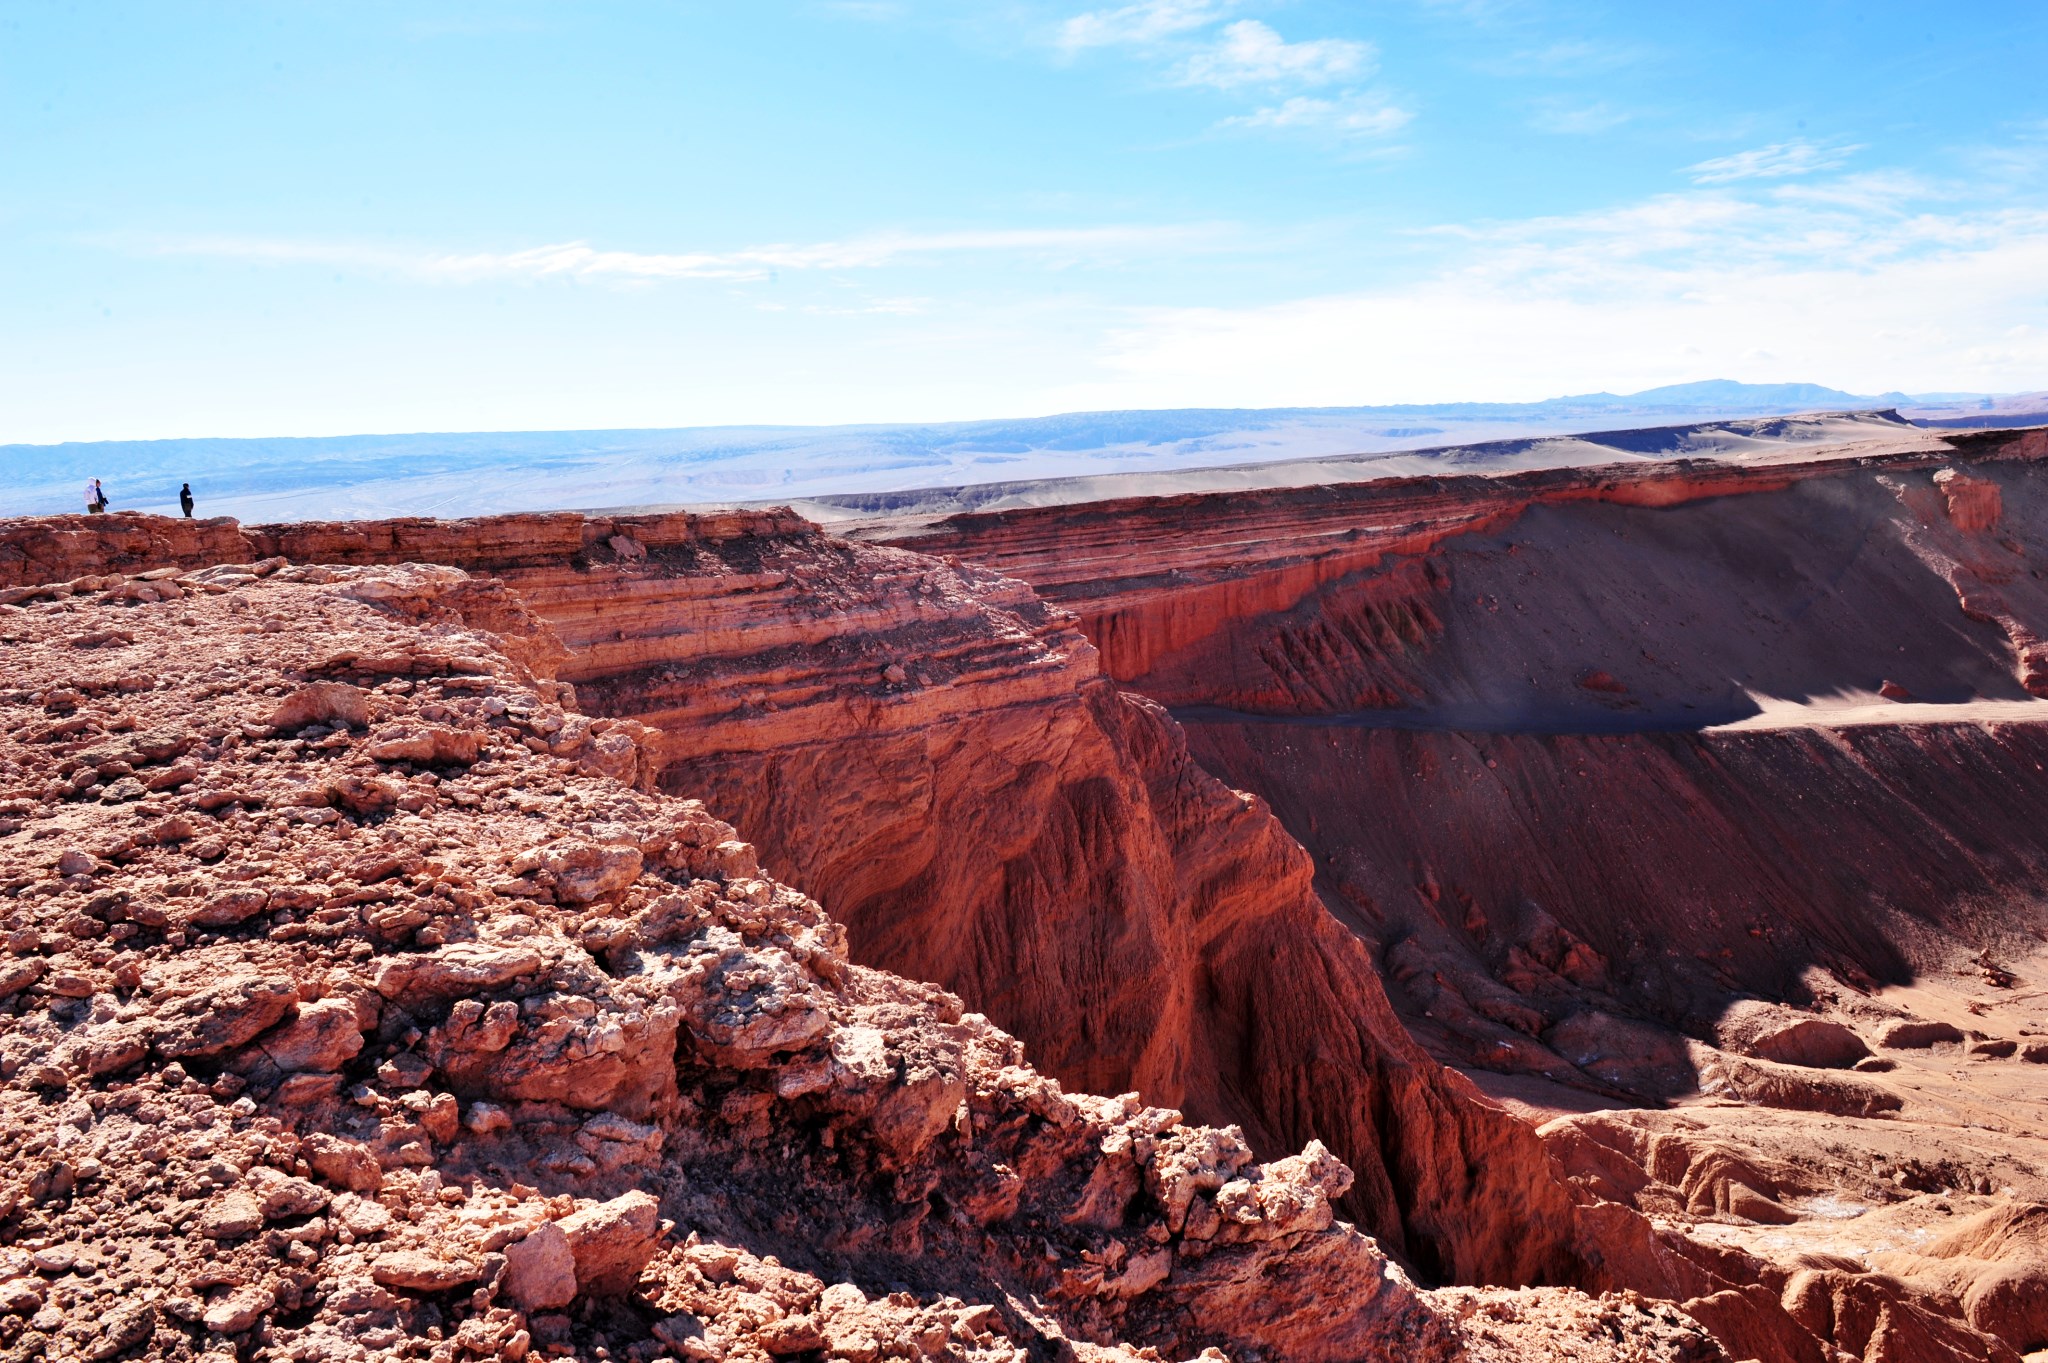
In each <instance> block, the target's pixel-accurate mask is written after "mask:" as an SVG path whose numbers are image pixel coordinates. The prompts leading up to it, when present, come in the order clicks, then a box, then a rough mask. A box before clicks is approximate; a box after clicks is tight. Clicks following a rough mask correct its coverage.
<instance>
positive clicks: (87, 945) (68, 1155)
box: [0, 565, 1719, 1361]
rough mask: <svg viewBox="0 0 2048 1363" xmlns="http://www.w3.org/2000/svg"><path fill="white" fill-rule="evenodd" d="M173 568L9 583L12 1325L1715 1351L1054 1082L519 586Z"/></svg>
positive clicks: (1011, 1345) (881, 1351) (1294, 1354)
mask: <svg viewBox="0 0 2048 1363" xmlns="http://www.w3.org/2000/svg"><path fill="white" fill-rule="evenodd" d="M152 581H153V582H155V583H160V584H168V585H169V586H170V587H171V588H173V589H175V590H174V592H167V593H163V594H162V597H163V599H158V600H143V599H142V598H140V597H139V596H135V595H130V594H127V593H124V592H122V591H121V590H120V588H121V586H122V584H121V583H111V584H110V583H107V582H101V583H99V584H97V585H91V586H86V587H84V588H83V589H74V590H72V591H69V592H66V593H63V594H60V595H56V596H53V597H51V598H50V599H45V600H41V601H37V602H35V603H34V604H32V605H30V606H28V607H25V608H24V607H22V606H18V605H16V606H8V607H4V608H0V632H4V635H5V638H6V642H7V648H8V650H9V653H8V657H9V672H8V676H7V678H6V679H5V684H4V688H0V707H4V711H5V714H6V725H5V731H4V732H5V737H4V738H0V777H4V780H5V786H6V800H7V803H6V806H5V808H6V815H5V817H6V819H7V824H6V825H5V826H4V827H5V831H4V832H0V890H4V893H5V895H6V896H7V905H6V908H5V910H4V912H5V922H4V926H5V928H6V932H7V936H6V938H5V943H4V945H5V951H6V957H5V959H6V960H7V961H8V962H11V963H12V964H10V965H9V966H7V968H6V969H7V974H6V980H7V989H8V993H7V996H6V998H5V999H4V1001H0V1004H4V1012H5V1016H4V1019H0V1081H4V1084H5V1087H4V1088H0V1153H4V1163H0V1167H4V1169H5V1170H6V1175H5V1182H4V1185H0V1349H4V1350H5V1351H6V1355H7V1356H9V1357H21V1358H31V1357H33V1358H88V1357H89V1358H96V1359H104V1358H116V1357H165V1358H182V1357H193V1356H197V1355H198V1354H199V1353H201V1352H204V1351H207V1350H223V1349H225V1350H231V1351H234V1352H236V1353H237V1354H238V1355H241V1356H255V1355H257V1354H258V1353H259V1352H260V1353H263V1354H264V1355H265V1356H276V1357H294V1358H311V1357H323V1358H337V1359H345V1358H384V1357H397V1356H401V1355H407V1354H417V1355H421V1356H430V1357H434V1358H445V1359H451V1360H452V1359H457V1358H461V1357H484V1358H508V1359H514V1360H516V1359H519V1358H521V1357H525V1356H527V1355H529V1354H532V1353H534V1352H536V1351H546V1352H549V1353H559V1354H569V1355H574V1356H578V1357H614V1358H616V1357H626V1358H632V1359H643V1360H644V1359H649V1358H653V1357H656V1356H674V1357H680V1358H688V1359H717V1358H729V1359H735V1360H737V1359H764V1358H767V1357H771V1356H772V1357H800V1356H812V1357H819V1356H825V1355H828V1354H829V1355H830V1356H832V1357H836V1358H843V1359H847V1360H867V1359H875V1358H880V1357H884V1356H889V1357H916V1356H923V1357H934V1358H939V1357H943V1358H955V1359H978V1360H995V1359H1017V1360H1022V1359H1025V1358H1039V1357H1071V1358H1077V1359H1101V1360H1108V1359H1116V1358H1132V1359H1137V1358H1140V1357H1159V1356H1161V1355H1160V1354H1157V1353H1154V1352H1152V1350H1153V1349H1159V1350H1164V1351H1166V1352H1167V1353H1168V1354H1170V1355H1171V1356H1173V1357H1189V1356H1193V1355H1195V1354H1197V1353H1199V1352H1200V1351H1201V1350H1203V1349H1204V1348H1210V1347H1220V1349H1221V1350H1223V1351H1226V1352H1227V1354H1228V1356H1230V1357H1234V1358H1238V1359H1242V1360H1250V1359H1258V1358H1286V1359H1325V1358H1326V1359H1333V1360H1334V1359H1356V1358H1365V1357H1401V1358H1424V1359H1426V1358H1445V1359H1448V1358H1458V1357H1471V1358H1488V1359H1492V1358H1501V1359H1505V1358H1509V1357H1550V1356H1555V1357H1560V1358H1563V1357H1572V1358H1586V1357H1620V1356H1621V1354H1620V1352H1618V1350H1620V1349H1621V1348H1622V1347H1623V1346H1621V1345H1619V1344H1616V1343H1615V1340H1616V1339H1617V1338H1623V1339H1626V1340H1627V1341H1628V1343H1627V1345H1626V1348H1627V1350H1628V1352H1627V1356H1628V1357H1631V1358H1644V1357H1650V1358H1661V1359H1670V1360H1674V1361H1676V1360H1693V1359H1707V1358H1712V1357H1718V1356H1719V1353H1718V1351H1717V1350H1716V1348H1715V1346H1714V1345H1713V1344H1712V1343H1711V1342H1710V1341H1709V1340H1708V1338H1707V1337H1706V1336H1705V1334H1704V1333H1703V1332H1702V1331H1701V1329H1700V1328H1699V1327H1698V1326H1697V1325H1696V1324H1694V1323H1693V1322H1691V1321H1690V1320H1688V1319H1687V1318H1685V1317H1683V1316H1680V1315H1678V1314H1676V1313H1675V1312H1672V1311H1670V1310H1669V1309H1668V1308H1666V1309H1663V1310H1659V1309H1657V1308H1655V1307H1654V1306H1651V1305H1648V1304H1645V1303H1642V1302H1640V1301H1638V1300H1635V1299H1622V1298H1607V1299H1593V1298H1586V1297H1582V1296H1576V1295H1574V1294H1570V1293H1563V1292H1556V1291H1553V1292H1551V1293H1548V1294H1530V1293H1522V1294H1507V1295H1504V1296H1502V1297H1501V1298H1499V1299H1498V1301H1497V1302H1496V1300H1495V1299H1494V1298H1489V1297H1485V1296H1482V1295H1475V1294H1472V1293H1469V1292H1468V1293H1464V1294H1461V1295H1457V1296H1454V1297H1450V1298H1439V1297H1436V1296H1433V1295H1431V1294H1429V1293H1427V1292H1423V1291H1421V1290H1418V1289H1417V1288H1416V1287H1415V1286H1414V1285H1413V1284H1412V1283H1411V1282H1410V1281H1409V1280H1408V1278H1407V1277H1406V1276H1405V1275H1404V1274H1403V1273H1402V1272H1401V1271H1400V1270H1399V1269H1398V1268H1397V1267H1396V1266H1395V1265H1394V1264H1393V1263H1391V1262H1390V1261H1389V1260H1388V1259H1387V1258H1386V1257H1385V1255H1384V1254H1383V1253H1382V1252H1381V1251H1380V1250H1379V1249H1378V1248H1377V1247H1376V1246H1375V1245H1374V1244H1373V1242H1372V1241H1371V1240H1369V1239H1368V1238H1366V1237H1364V1236H1362V1235H1360V1234H1359V1233H1358V1232H1356V1231H1354V1230H1353V1229H1352V1228H1351V1227H1349V1226H1348V1225H1345V1224H1342V1223H1341V1222H1339V1221H1338V1220H1337V1219H1336V1216H1335V1211H1334V1203H1335V1202H1336V1201H1337V1200H1338V1199H1340V1198H1341V1197H1342V1196H1343V1195H1344V1194H1345V1192H1346V1189H1347V1187H1348V1185H1349V1184H1350V1181H1351V1173H1350V1171H1349V1170H1347V1169H1346V1168H1345V1167H1344V1165H1343V1164H1342V1163H1340V1162H1339V1161H1338V1160H1336V1159H1335V1158H1334V1157H1332V1156H1331V1155H1330V1153H1329V1152H1328V1151H1327V1150H1326V1149H1324V1148H1323V1147H1322V1146H1321V1145H1319V1144H1315V1143H1310V1144H1309V1145H1308V1146H1307V1148H1306V1149H1305V1150H1304V1151H1302V1152H1301V1153H1299V1154H1297V1155H1291V1156H1288V1157H1286V1158H1281V1159H1274V1160H1268V1161H1266V1162H1265V1163H1263V1164H1261V1163H1259V1162H1257V1161H1256V1160H1255V1159H1254V1157H1253V1154H1252V1151H1251V1150H1250V1148H1249V1146H1248V1144H1247V1142H1246V1141H1245V1139H1244V1137H1243V1135H1242V1134H1241V1133H1240V1132H1238V1131H1235V1130H1233V1129H1228V1128H1226V1129H1221V1130H1219V1129H1215V1128H1207V1127H1198V1126H1192V1125H1189V1124H1187V1123H1186V1122H1185V1121H1183V1119H1182V1118H1181V1116H1180V1114H1178V1113H1175V1112H1171V1111H1166V1110H1162V1109H1160V1108H1157V1107H1153V1106H1148V1105H1147V1104H1145V1103H1144V1102H1142V1101H1141V1100H1139V1099H1138V1098H1137V1097H1136V1096H1135V1095H1127V1096H1124V1097H1121V1098H1098V1097H1089V1096H1085V1095H1078V1094H1069V1093H1067V1092H1065V1091H1063V1089H1062V1087H1061V1086H1060V1085H1059V1084H1057V1083H1056V1082H1054V1081H1052V1080H1050V1079H1047V1078H1045V1077H1044V1076H1042V1075H1040V1074H1039V1073H1037V1072H1036V1071H1034V1070H1032V1069H1030V1068H1029V1067H1028V1066H1027V1065H1026V1064H1025V1055H1024V1048H1023V1047H1022V1046H1021V1045H1020V1044H1019V1043H1018V1042H1017V1041H1016V1040H1014V1039H1013V1038H1012V1037H1010V1036H1009V1035H1007V1034H1005V1033H1004V1032H1002V1031H1001V1030H999V1029H998V1028H996V1027H995V1026H994V1025H993V1024H991V1023H990V1022H988V1021H987V1020H986V1019H985V1018H983V1017H981V1016H980V1015H978V1014H974V1013H970V1012H968V1011H966V1010H965V1008H964V1007H963V1005H962V1004H961V1002H960V1001H959V999H957V998H956V997H954V996H953V995H951V994H949V993H947V992H946V991H944V990H942V989H939V988H937V987H935V986H931V985H926V984H919V983H915V982H912V981H908V980H904V979H902V978H899V977H894V976H890V975H887V974H885V973H882V972H879V971H876V970H872V969H868V968H866V967H862V966H859V965H856V964H853V963H852V962H851V961H850V960H849V959H848V957H847V954H846V949H845V934H844V930H843V929H842V927H841V926H840V925H839V924H837V923H836V922H834V921H833V920H831V919H830V918H828V917H827V916H826V915H825V913H824V912H823V911H821V910H820V908H819V907H818V905H817V904H816V903H815V902H813V901H812V900H811V899H809V898H808V897H806V896H804V895H803V894H801V893H799V892H797V891H795V890H793V889H790V888H788V887H786V886H784V885H781V884H778V883H777V882H775V881H773V880H770V879H767V878H765V877H763V876H762V875H760V874H759V873H758V871H757V869H756V867H755V866H754V864H753V854H752V850H751V849H750V848H748V847H747V846H746V845H745V844H744V843H741V842H740V841H739V840H738V839H737V838H736V837H735V835H734V833H733V830H732V828H731V826H730V825H728V824H725V823H723V822H722V821H720V820H718V819H716V818H714V817H713V816H712V815H710V814H709V813H708V812H707V811H706V810H705V808H704V807H703V806H702V805H701V804H700V803H697V802H694V801H689V800H683V799H679V798H675V797H671V796H666V795H662V794H658V793H655V792H653V791H652V790H651V789H650V788H649V787H650V784H651V783H650V781H649V779H648V777H649V769H648V766H647V765H646V764H645V763H644V761H641V760H637V759H632V760H629V759H628V757H627V756H625V755H623V754H622V753H621V752H620V751H619V750H618V748H617V747H615V746H607V745H604V744H602V743H601V742H600V740H602V739H604V738H606V737H608V736H610V735H614V734H623V735H625V736H626V737H627V738H628V739H629V740H631V742H632V743H633V744H635V745H639V744H643V743H645V742H647V741H648V740H649V737H650V735H649V734H648V732H647V731H645V730H643V729H641V728H639V727H638V726H636V725H633V724H631V723H630V722H628V721H612V722H610V723H609V725H607V724H606V723H605V722H603V721H599V722H596V723H589V724H584V725H582V727H581V728H580V729H578V730H577V737H576V738H575V739H574V740H573V741H565V740H564V739H563V737H562V735H563V734H564V733H565V732H566V731H568V730H569V728H570V725H571V723H572V721H576V720H581V719H583V718H584V717H583V716H580V715H578V714H576V712H574V711H573V710H570V709H568V708H566V706H565V702H568V701H569V700H571V699H572V697H571V695H570V693H569V691H568V689H567V688H566V687H565V686H564V685H562V684H560V683H558V682H556V681H554V680H552V679H550V678H547V677H546V676H537V675H535V674H534V672H533V671H532V670H531V669H530V668H529V667H528V666H526V665H525V664H522V663H521V662H520V661H519V658H520V657H521V656H528V657H550V656H555V652H556V650H554V649H553V648H552V647H550V646H549V640H548V638H547V632H546V630H545V628H544V627H542V626H540V625H538V624H537V623H536V622H534V621H533V620H532V618H531V617H530V616H527V615H525V614H524V613H523V611H521V610H520V609H519V607H518V604H517V603H516V602H515V601H513V600H511V599H510V598H509V597H508V595H507V594H506V593H505V591H504V589H503V588H501V587H496V586H493V585H491V584H487V583H477V582H474V581H472V580H470V579H468V578H466V577H464V576H462V575H460V574H451V573H448V572H446V571H435V570H432V569H423V568H420V567H417V566H401V567H397V568H369V569H364V568H350V567H322V566H303V565H301V566H286V567H278V568H273V569H272V570H271V571H268V572H262V573H218V574H206V573H191V574H185V575H182V576H166V577H162V578H157V579H153V580H152ZM479 617H484V618H489V619H491V620H494V621H496V622H499V623H500V624H503V623H504V622H507V621H513V622H522V628H523V629H524V631H525V634H526V637H525V638H523V639H513V638H509V637H507V636H502V635H498V634H496V633H495V631H489V630H485V629H483V628H481V627H479V625H478V624H477V623H476V621H477V619H478V618H479ZM114 624H118V627H119V631H120V633H121V634H122V635H124V636H125V637H124V639H123V641H122V642H121V643H120V644H118V645H114V646H108V645H105V644H103V643H93V644H81V643H80V642H79V641H80V640H81V639H83V638H87V637H90V636H95V635H98V634H101V633H104V632H105V631H106V630H107V629H109V628H111V627H113V625H114ZM339 688H347V689H346V690H343V689H339ZM423 729H432V730H445V731H449V732H453V733H459V734H461V735H463V736H464V737H463V740H462V741H461V742H459V743H445V744H433V745H429V746H428V747H425V748H418V749H414V748H408V749H405V750H403V751H398V750H393V749H390V748H388V747H386V746H384V743H385V740H383V739H381V738H380V737H379V735H380V734H384V733H387V732H390V731H397V732H401V733H410V732H417V731H420V730H423ZM365 789H371V790H374V791H375V792H376V798H375V799H373V800H366V799H364V798H363V796H362V792H363V791H364V790H365ZM1589 1336H1590V1338H1589ZM1203 1356H1204V1357H1215V1356H1218V1355H1215V1354H1205V1355H1203Z"/></svg>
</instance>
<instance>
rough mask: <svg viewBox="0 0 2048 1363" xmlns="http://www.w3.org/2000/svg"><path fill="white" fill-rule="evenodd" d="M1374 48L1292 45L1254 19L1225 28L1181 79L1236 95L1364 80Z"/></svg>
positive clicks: (1331, 41)
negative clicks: (1238, 91) (1256, 89)
mask: <svg viewBox="0 0 2048 1363" xmlns="http://www.w3.org/2000/svg"><path fill="white" fill-rule="evenodd" d="M1371 68H1372V45H1371V44H1370V43H1361V42H1354V41H1352V40H1351V39H1348V38H1311V39H1306V40H1304V41H1302V42H1295V43H1290V42H1288V41H1287V40H1286V39H1285V38H1282V37H1281V36H1280V35H1279V34H1278V33H1276V32H1274V31H1273V29H1271V28H1270V27H1268V26H1267V25H1265V24H1262V23H1260V22H1259V21H1258V20H1256V19H1240V20H1238V21H1237V22H1236V23H1234V24H1230V25H1227V26H1226V27H1225V28H1224V30H1223V32H1222V34H1221V35H1220V36H1219V37H1218V39H1217V41H1216V42H1215V43H1213V44H1211V45H1210V46H1208V47H1206V48H1204V49H1203V50H1202V51H1199V52H1197V53H1195V54H1194V55H1193V56H1191V57H1189V58H1188V59H1187V61H1186V62H1185V63H1184V64H1183V65H1182V67H1181V73H1180V78H1181V80H1182V81H1183V82H1185V83H1186V84H1189V85H1207V86H1213V87H1214V88H1216V89H1218V90H1236V89H1240V88H1242V87H1244V86H1248V85H1249V86H1303V85H1328V84H1330V83H1332V82H1333V81H1339V80H1345V79H1350V78H1353V77H1360V76H1365V75H1367V74H1369V73H1370V71H1371Z"/></svg>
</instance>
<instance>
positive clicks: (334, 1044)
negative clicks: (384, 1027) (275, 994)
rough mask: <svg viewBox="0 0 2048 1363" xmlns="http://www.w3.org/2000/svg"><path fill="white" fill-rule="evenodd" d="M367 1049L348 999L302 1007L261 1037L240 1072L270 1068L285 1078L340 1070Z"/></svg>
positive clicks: (242, 1060)
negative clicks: (294, 1014) (364, 1048)
mask: <svg viewBox="0 0 2048 1363" xmlns="http://www.w3.org/2000/svg"><path fill="white" fill-rule="evenodd" d="M362 1049H363V1036H362V1031H361V1029H360V1026H359V1023H358V1019H357V1014H356V1008H355V1005H354V1004H352V1003H350V1002H349V1001H348V1000H347V999H320V1000H318V1001H316V1002H313V1003H302V1004H300V1005H299V1007H298V1016H297V1017H294V1018H292V1019H290V1020H288V1021H286V1022H284V1023H281V1024H280V1025H278V1026H277V1027H275V1028H273V1029H272V1030H270V1031H269V1032H266V1033H264V1034H263V1035H262V1036H260V1037H258V1038H257V1039H256V1040H255V1041H254V1042H253V1043H251V1045H250V1046H249V1047H248V1048H247V1049H246V1050H244V1051H243V1052H242V1053H241V1055H240V1056H239V1057H238V1058H237V1059H238V1063H237V1066H236V1067H237V1068H238V1069H246V1068H252V1067H254V1066H256V1065H259V1064H260V1065H269V1066H271V1067H273V1068H275V1069H277V1070H278V1071H280V1072H282V1073H285V1074H298V1073H301V1072H304V1071H314V1072H318V1073H327V1072H331V1071H334V1070H338V1069H340V1068H341V1067H342V1066H344V1065H346V1064H347V1063H348V1062H349V1061H350V1060H352V1059H354V1058H355V1057H356V1056H357V1055H358V1054H359V1053H361V1051H362Z"/></svg>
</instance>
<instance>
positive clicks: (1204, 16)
mask: <svg viewBox="0 0 2048 1363" xmlns="http://www.w3.org/2000/svg"><path fill="white" fill-rule="evenodd" d="M1230 9H1231V5H1230V3H1229V0H1142V2H1141V3H1139V4H1135V5H1125V6H1123V7H1122V8H1121V9H1102V10H1091V11H1090V12H1088V13H1086V14H1077V15H1075V16H1074V17H1073V18H1071V19H1069V20H1067V21H1066V22H1065V23H1064V24H1061V25H1060V46H1061V47H1064V48H1066V49H1067V50H1068V51H1075V50H1077V49H1080V48H1084V47H1116V46H1121V45H1126V44H1131V45H1139V46H1142V45H1145V44H1149V43H1156V42H1158V41H1159V40H1160V39H1162V38H1170V37H1173V36H1174V35H1175V34H1179V33H1189V32H1192V31H1194V30H1195V29H1198V28H1206V27H1208V26H1209V25H1210V24H1213V23H1215V22H1217V21H1218V20H1220V19H1222V18H1223V17H1225V16H1226V15H1227V14H1228V13H1229V12H1230Z"/></svg>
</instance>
